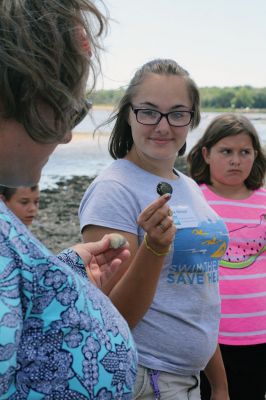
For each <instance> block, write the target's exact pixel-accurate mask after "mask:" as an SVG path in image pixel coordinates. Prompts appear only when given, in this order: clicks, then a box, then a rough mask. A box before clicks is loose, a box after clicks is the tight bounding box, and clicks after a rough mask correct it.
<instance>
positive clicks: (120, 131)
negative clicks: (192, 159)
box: [104, 59, 200, 159]
mask: <svg viewBox="0 0 266 400" xmlns="http://www.w3.org/2000/svg"><path fill="white" fill-rule="evenodd" d="M147 74H158V75H176V76H180V77H183V78H184V79H185V81H186V83H187V88H188V93H189V96H190V99H191V102H192V110H193V111H194V115H193V118H192V122H191V125H190V128H191V129H192V128H195V127H196V126H198V124H199V122H200V110H199V106H200V95H199V90H198V88H197V86H196V84H195V82H194V81H193V80H192V79H191V77H190V76H189V73H188V72H187V71H186V70H185V69H184V68H182V67H181V66H180V65H179V64H177V62H176V61H174V60H169V59H155V60H152V61H150V62H148V63H146V64H144V65H143V66H142V67H141V68H139V69H138V70H137V72H136V73H135V75H134V77H133V78H132V80H131V81H130V83H129V85H128V87H127V89H126V91H125V94H124V95H123V97H122V98H121V100H120V102H119V104H118V106H117V108H116V110H115V111H114V113H113V115H112V116H111V117H110V118H109V119H108V120H107V121H106V123H105V124H110V123H111V122H113V121H115V125H114V128H113V129H112V132H111V136H110V140H109V152H110V154H111V156H112V157H113V158H114V159H117V158H123V157H125V155H126V154H127V153H128V152H129V151H130V149H131V147H132V145H133V139H132V132H131V127H130V125H129V124H128V115H129V109H130V104H131V102H132V98H133V97H134V96H135V95H136V93H137V90H138V87H139V86H140V85H141V83H142V82H143V80H144V79H145V77H146V75H147ZM105 124H104V125H105ZM185 150H186V144H184V146H183V147H182V148H181V149H180V150H179V153H178V155H183V154H184V153H185Z"/></svg>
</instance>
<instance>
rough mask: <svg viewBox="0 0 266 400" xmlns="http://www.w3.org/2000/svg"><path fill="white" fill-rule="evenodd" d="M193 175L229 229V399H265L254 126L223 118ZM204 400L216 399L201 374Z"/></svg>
mask: <svg viewBox="0 0 266 400" xmlns="http://www.w3.org/2000/svg"><path fill="white" fill-rule="evenodd" d="M188 162H189V165H190V173H191V176H192V178H194V179H195V181H196V182H197V183H198V184H200V185H201V189H202V192H203V194H204V196H205V198H206V200H207V201H208V203H209V204H210V206H211V207H212V208H213V209H214V210H215V211H216V212H217V214H219V215H220V216H221V217H222V218H223V219H224V222H225V223H226V225H227V228H228V231H229V234H230V242H229V246H228V248H227V251H226V253H225V255H224V258H223V260H222V262H221V264H220V270H219V274H220V293H221V300H222V318H221V323H220V332H219V343H220V348H221V352H222V356H223V361H224V364H225V369H226V373H227V379H228V386H229V394H230V400H251V399H254V400H264V398H265V392H266V190H265V189H263V184H264V179H265V171H266V157H265V154H264V153H263V150H262V147H261V144H260V141H259V137H258V134H257V132H256V130H255V128H254V126H253V125H252V123H251V122H250V121H249V120H248V119H247V118H246V117H244V116H242V115H238V114H222V115H219V116H217V117H216V118H215V119H214V120H213V121H212V122H211V123H210V125H209V126H208V127H207V129H206V131H205V133H204V134H203V136H202V138H201V139H200V140H199V142H198V143H197V144H196V145H195V146H194V147H193V149H192V150H191V151H190V153H189V155H188ZM201 390H202V399H204V400H206V399H209V398H210V395H209V388H208V384H207V380H206V378H205V377H204V376H203V377H202V387H201Z"/></svg>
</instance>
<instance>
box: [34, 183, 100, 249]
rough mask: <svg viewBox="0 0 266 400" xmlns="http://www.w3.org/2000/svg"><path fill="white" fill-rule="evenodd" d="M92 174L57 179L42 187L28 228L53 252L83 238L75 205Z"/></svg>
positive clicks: (77, 203) (76, 205) (77, 205)
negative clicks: (32, 220)
mask: <svg viewBox="0 0 266 400" xmlns="http://www.w3.org/2000/svg"><path fill="white" fill-rule="evenodd" d="M92 180H93V179H92V178H88V177H86V176H73V177H72V178H69V179H64V178H62V179H60V180H59V181H58V182H57V183H56V187H55V188H52V189H44V190H42V191H41V196H40V208H39V212H38V216H37V218H36V220H35V221H34V222H33V224H32V227H31V231H32V232H33V233H34V234H35V235H36V237H37V238H38V239H39V240H40V241H41V242H42V243H44V244H45V245H46V246H47V247H48V249H50V250H51V251H52V252H54V253H58V252H60V251H61V250H63V249H65V248H67V247H70V246H73V245H74V244H76V243H79V242H81V241H82V238H81V235H80V232H79V219H78V208H79V203H80V201H81V198H82V196H83V194H84V192H85V190H86V189H87V187H88V186H89V185H90V183H91V181H92Z"/></svg>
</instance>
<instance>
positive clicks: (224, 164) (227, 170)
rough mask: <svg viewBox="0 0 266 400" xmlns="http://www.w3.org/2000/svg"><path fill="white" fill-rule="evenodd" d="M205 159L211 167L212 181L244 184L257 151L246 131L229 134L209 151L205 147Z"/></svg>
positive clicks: (234, 184)
mask: <svg viewBox="0 0 266 400" xmlns="http://www.w3.org/2000/svg"><path fill="white" fill-rule="evenodd" d="M202 154H203V157H204V160H205V162H206V163H207V164H209V167H210V178H211V182H212V183H213V185H214V186H215V184H222V185H229V186H242V185H244V181H245V180H246V179H247V178H248V176H249V174H250V172H251V169H252V166H253V163H254V160H255V157H256V152H255V150H254V148H253V144H252V140H251V138H250V136H249V135H248V134H246V133H244V132H243V133H239V134H237V135H234V136H227V137H225V138H223V139H221V140H220V141H219V142H217V143H216V144H215V145H214V146H213V147H212V148H211V149H210V150H209V151H208V150H207V149H206V147H203V149H202Z"/></svg>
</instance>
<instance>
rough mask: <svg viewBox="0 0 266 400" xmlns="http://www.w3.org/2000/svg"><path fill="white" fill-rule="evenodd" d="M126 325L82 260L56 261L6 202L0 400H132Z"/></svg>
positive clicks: (0, 250)
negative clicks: (94, 282) (91, 281)
mask: <svg viewBox="0 0 266 400" xmlns="http://www.w3.org/2000/svg"><path fill="white" fill-rule="evenodd" d="M136 366H137V354H136V350H135V346H134V343H133V340H132V337H131V334H130V331H129V328H128V325H127V323H126V322H125V320H124V319H123V318H122V317H121V315H120V314H119V313H118V311H117V310H116V309H115V307H114V306H113V305H112V304H111V302H110V301H109V299H108V298H107V297H106V296H105V295H104V294H103V293H102V292H101V291H100V290H99V289H97V288H96V287H95V286H94V285H93V284H92V283H90V282H89V280H88V278H87V275H86V273H85V269H84V265H83V263H82V261H81V259H80V258H79V256H78V255H77V254H76V253H75V252H73V251H71V250H66V251H64V252H62V253H60V255H59V256H58V257H56V256H54V255H52V254H51V253H50V252H49V251H48V250H47V249H46V248H45V247H44V246H43V245H42V244H41V243H40V242H39V241H38V240H37V239H36V238H34V236H33V235H32V234H31V233H30V232H29V231H28V229H27V228H26V227H25V226H24V225H23V224H22V223H21V222H20V221H19V220H18V219H17V218H16V217H15V216H14V215H13V214H12V213H11V211H9V210H8V209H7V208H6V206H5V205H4V204H3V203H2V202H1V201H0V398H1V400H4V399H9V400H13V399H14V400H15V399H16V400H18V399H19V400H20V399H21V400H22V399H34V400H38V399H45V400H52V399H56V400H63V399H64V400H67V399H69V400H70V399H71V400H75V399H78V400H83V399H84V400H85V399H86V400H87V399H98V400H111V399H115V400H118V399H123V400H128V399H131V398H132V391H133V384H134V380H135V375H136Z"/></svg>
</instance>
